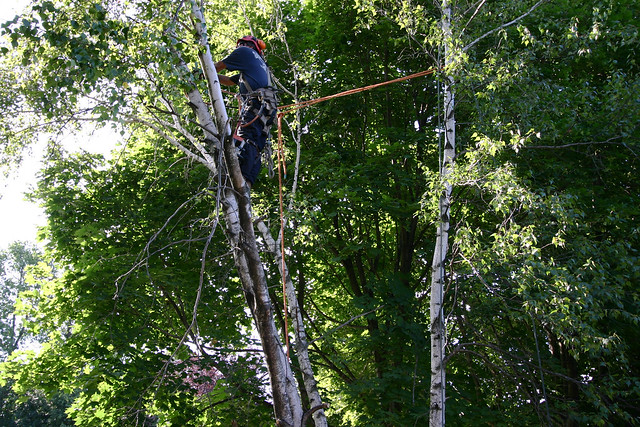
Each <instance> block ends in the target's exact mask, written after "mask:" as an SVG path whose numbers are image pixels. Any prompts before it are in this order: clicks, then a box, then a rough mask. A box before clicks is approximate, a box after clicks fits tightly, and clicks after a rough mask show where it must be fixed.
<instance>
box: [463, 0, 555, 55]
mask: <svg viewBox="0 0 640 427" xmlns="http://www.w3.org/2000/svg"><path fill="white" fill-rule="evenodd" d="M547 1H548V0H539V1H538V2H537V3H536V4H534V5H533V6H531V9H529V10H528V11H527V12H525V13H523V14H522V15H520V16H518V17H517V18H515V19H514V20H512V21H509V22H507V23H506V24H502V25H500V26H499V27H497V28H494V29H493V30H491V31H488V32H486V33H484V34H483V35H481V36H480V37H478V38H477V39H475V40H474V41H472V42H471V43H469V44H468V45H466V46H465V47H463V48H462V51H463V52H466V51H467V50H469V49H470V48H471V47H473V46H474V45H475V44H476V43H478V42H479V41H480V40H482V39H484V38H486V37H488V36H490V35H491V34H493V33H495V32H497V31H500V30H502V29H504V28H507V27H510V26H511V25H513V24H516V23H518V22H520V21H521V20H523V19H524V18H526V17H527V16H529V15H530V14H531V13H532V12H533V11H534V10H536V9H537V8H538V7H539V6H540V5H541V4H542V3H545V2H547Z"/></svg>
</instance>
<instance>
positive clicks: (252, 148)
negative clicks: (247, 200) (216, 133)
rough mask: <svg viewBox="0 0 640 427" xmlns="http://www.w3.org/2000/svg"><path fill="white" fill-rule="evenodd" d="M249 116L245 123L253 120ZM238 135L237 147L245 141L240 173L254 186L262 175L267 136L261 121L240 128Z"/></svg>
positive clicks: (240, 158)
mask: <svg viewBox="0 0 640 427" xmlns="http://www.w3.org/2000/svg"><path fill="white" fill-rule="evenodd" d="M248 116H249V117H246V118H245V119H244V122H245V123H248V122H250V121H251V119H252V118H253V116H252V115H250V114H248ZM236 135H237V138H236V146H239V145H241V144H242V141H244V146H243V147H242V149H241V150H240V154H239V156H238V160H239V161H240V171H241V172H242V176H243V177H244V179H245V180H246V181H248V182H249V184H251V185H253V184H254V183H255V182H256V179H257V178H258V174H260V168H261V167H262V162H261V159H260V157H261V156H260V154H261V153H262V149H263V148H264V146H265V144H266V143H267V136H266V135H265V134H264V133H263V129H262V123H261V122H260V120H256V121H255V122H253V123H251V124H250V125H249V126H247V127H239V128H238V130H237V132H236Z"/></svg>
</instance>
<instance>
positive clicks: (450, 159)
mask: <svg viewBox="0 0 640 427" xmlns="http://www.w3.org/2000/svg"><path fill="white" fill-rule="evenodd" d="M441 26H442V34H443V44H444V57H445V63H444V71H443V80H444V82H443V83H444V84H443V92H444V105H443V110H444V149H443V151H442V156H443V158H442V159H441V166H440V177H441V180H442V183H443V187H444V188H443V190H442V193H441V194H440V202H439V214H440V217H439V223H438V231H437V236H436V246H435V251H434V253H433V264H432V276H431V304H430V323H431V390H430V395H431V402H430V413H429V425H430V426H431V427H442V426H444V424H445V390H446V388H445V386H446V375H445V374H446V372H445V365H444V350H445V348H444V346H445V342H446V325H445V319H444V312H443V307H442V304H443V299H444V284H445V260H446V258H447V251H448V246H449V224H450V217H449V215H450V203H451V182H450V175H451V173H452V171H453V163H454V159H455V154H456V151H455V147H456V132H455V124H456V122H455V115H454V102H455V99H454V92H453V83H454V79H453V77H452V76H451V74H450V72H451V70H450V65H451V64H452V62H453V61H452V58H453V46H452V37H451V5H450V4H449V1H448V0H443V2H442V20H441Z"/></svg>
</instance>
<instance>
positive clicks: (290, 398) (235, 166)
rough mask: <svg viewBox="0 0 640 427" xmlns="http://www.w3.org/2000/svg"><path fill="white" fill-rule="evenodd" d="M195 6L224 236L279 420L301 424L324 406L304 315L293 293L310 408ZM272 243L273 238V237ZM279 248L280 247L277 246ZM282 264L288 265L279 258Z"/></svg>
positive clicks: (319, 418)
mask: <svg viewBox="0 0 640 427" xmlns="http://www.w3.org/2000/svg"><path fill="white" fill-rule="evenodd" d="M191 10H192V15H191V18H192V23H193V26H194V31H195V34H197V36H198V43H199V44H200V46H201V47H200V49H199V58H200V65H201V67H202V71H203V74H204V76H205V79H206V81H207V88H208V92H209V98H210V101H211V106H212V108H213V111H214V115H215V117H216V119H215V122H216V127H217V129H222V132H219V133H220V134H221V135H220V138H217V136H216V137H212V132H211V131H210V129H211V123H212V122H213V121H214V119H213V117H212V115H211V112H210V111H209V108H208V106H207V105H206V104H205V103H204V102H202V101H200V102H194V100H197V97H196V96H189V99H190V101H191V104H192V106H193V108H194V110H195V113H196V117H197V119H198V122H199V123H200V125H201V126H202V128H203V130H204V132H205V136H206V137H207V138H208V139H212V140H213V142H214V144H215V145H217V148H218V149H222V150H224V151H223V153H224V160H225V161H224V165H226V173H227V174H228V177H229V181H228V183H227V184H225V183H223V182H219V183H218V185H220V186H224V188H223V197H222V198H223V200H222V208H223V212H224V217H225V222H226V236H227V240H228V242H229V245H230V247H231V248H233V253H234V261H235V265H236V267H237V269H238V272H239V275H240V280H241V283H242V289H243V292H244V295H245V299H246V301H247V305H248V306H249V309H250V310H251V314H252V316H253V319H254V322H255V327H256V330H257V333H258V335H259V337H260V341H261V343H262V348H263V350H264V355H265V362H266V365H267V369H268V371H269V378H270V381H271V390H272V396H273V404H274V413H275V417H276V424H277V425H281V426H294V427H299V426H301V425H302V424H303V420H306V419H307V418H308V417H309V415H310V414H311V409H318V408H319V407H322V401H321V399H320V395H319V393H318V390H317V387H316V381H315V377H314V374H313V370H312V368H311V362H310V359H309V354H308V351H307V342H306V335H305V332H304V327H303V325H302V316H301V314H300V310H299V309H298V307H297V298H296V297H295V295H289V296H288V298H287V300H288V302H289V312H290V313H291V314H292V316H293V317H294V322H293V324H294V330H295V331H294V332H295V336H296V341H295V349H296V357H297V358H298V361H299V365H300V367H301V369H302V371H303V372H302V374H303V378H304V385H305V390H306V391H307V394H308V395H309V399H310V402H311V404H312V406H314V407H315V408H309V409H308V410H307V412H305V411H304V408H303V407H302V400H301V397H300V394H299V392H298V387H297V384H296V380H295V375H294V373H293V371H292V367H291V363H290V360H289V359H288V357H287V354H286V352H285V350H284V348H283V345H282V342H281V340H280V333H279V332H278V329H277V328H276V324H275V317H274V313H273V304H272V303H271V299H270V297H269V291H268V287H267V279H266V274H265V271H264V268H263V264H262V260H261V258H260V253H259V250H258V245H257V242H256V236H255V233H254V224H253V218H252V213H251V198H250V195H249V189H248V187H247V185H246V183H245V180H244V178H243V177H242V174H241V173H240V166H239V163H238V158H237V154H236V149H235V147H234V145H233V142H232V141H231V139H230V138H228V136H230V127H229V123H228V119H227V113H226V108H225V105H224V100H223V98H222V92H221V90H220V81H219V79H218V76H217V73H216V71H215V66H214V63H213V60H212V58H211V53H210V50H209V43H208V40H207V34H206V26H205V25H204V17H203V14H202V12H201V10H200V8H199V6H198V3H197V2H196V1H195V0H191ZM195 90H197V89H194V91H195ZM219 167H223V165H217V167H216V165H209V169H210V170H212V171H213V170H217V168H219ZM225 175H226V174H223V176H225ZM229 184H230V185H229ZM261 229H262V233H263V236H265V238H266V237H267V236H268V237H271V234H270V232H269V230H268V228H266V225H265V224H264V223H262V224H261ZM271 241H273V239H272V238H271ZM275 246H276V247H277V245H275ZM270 247H272V248H273V246H272V245H270ZM272 252H273V253H274V255H275V256H276V258H279V257H281V256H282V254H280V253H279V251H277V250H275V249H272ZM278 265H284V264H283V263H282V261H281V258H280V261H279V262H278ZM284 270H285V271H282V274H283V275H285V276H286V275H287V271H286V265H285V269H284ZM287 283H290V280H288V281H287ZM287 290H288V292H292V291H293V285H292V284H291V285H290V286H289V285H288V286H287ZM313 419H314V421H315V425H316V426H318V427H325V426H326V425H327V420H326V417H325V415H324V411H322V410H316V411H313Z"/></svg>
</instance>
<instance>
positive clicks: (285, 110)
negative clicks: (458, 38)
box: [278, 68, 437, 114]
mask: <svg viewBox="0 0 640 427" xmlns="http://www.w3.org/2000/svg"><path fill="white" fill-rule="evenodd" d="M436 71H437V68H431V69H429V70H425V71H420V72H419V73H415V74H410V75H408V76H404V77H398V78H397V79H393V80H387V81H385V82H381V83H375V84H372V85H369V86H363V87H360V88H356V89H349V90H345V91H344V92H339V93H335V94H333V95H328V96H323V97H322V98H316V99H310V100H308V101H302V102H298V103H296V104H289V105H283V106H282V107H278V109H279V110H281V113H280V114H289V113H291V112H293V111H296V110H299V109H301V108H304V107H308V106H310V105H314V104H317V103H319V102H322V101H328V100H330V99H335V98H340V97H343V96H347V95H353V94H354V93H360V92H364V91H367V90H371V89H375V88H378V87H380V86H386V85H389V84H392V83H397V82H401V81H404V80H410V79H415V78H417V77H422V76H426V75H427V74H432V73H434V72H436Z"/></svg>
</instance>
